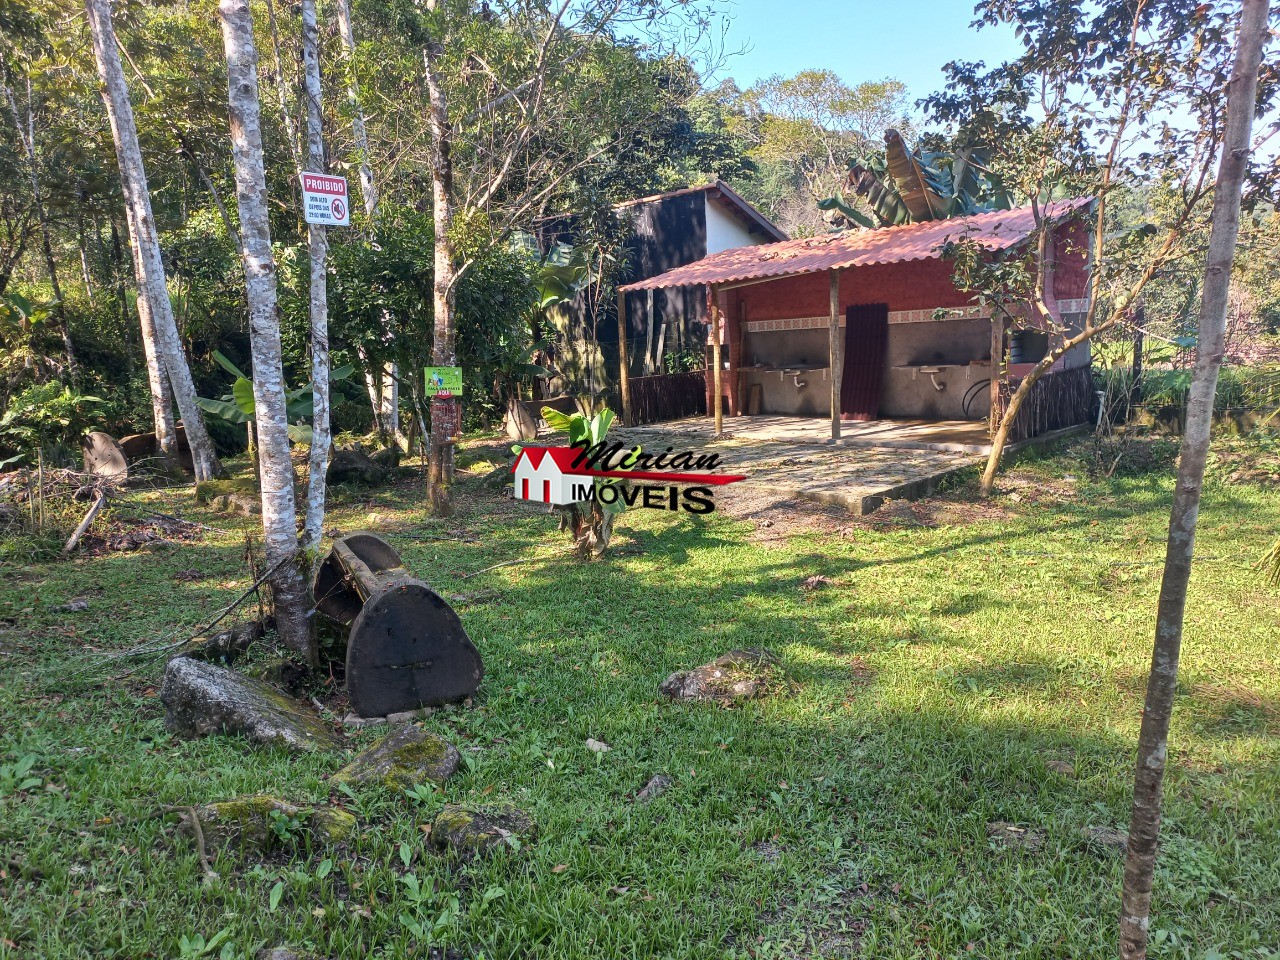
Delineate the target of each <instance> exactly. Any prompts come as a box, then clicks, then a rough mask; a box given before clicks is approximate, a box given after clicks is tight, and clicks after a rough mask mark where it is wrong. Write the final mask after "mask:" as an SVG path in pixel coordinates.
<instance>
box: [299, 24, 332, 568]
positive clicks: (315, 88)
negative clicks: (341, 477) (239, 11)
mask: <svg viewBox="0 0 1280 960" xmlns="http://www.w3.org/2000/svg"><path fill="white" fill-rule="evenodd" d="M302 64H303V76H304V80H305V85H306V100H307V169H309V170H314V171H315V172H316V173H324V172H325V171H326V169H327V167H326V165H325V161H324V126H323V123H324V118H323V112H322V107H323V100H322V99H321V92H320V30H319V27H318V26H317V24H316V0H302ZM307 246H308V249H309V250H310V254H311V385H312V386H311V396H312V407H313V410H312V417H311V465H310V470H309V473H308V478H307V516H306V520H305V522H304V524H303V530H302V545H303V547H304V548H305V549H306V550H317V549H319V547H320V538H321V537H322V536H323V534H324V497H325V474H326V472H327V471H328V469H329V446H330V432H329V293H328V287H327V280H326V272H325V259H326V256H327V254H328V250H329V239H328V236H327V235H326V230H325V228H324V227H322V226H319V225H317V224H314V223H313V224H309V225H308V228H307Z"/></svg>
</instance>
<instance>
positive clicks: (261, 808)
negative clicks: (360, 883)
mask: <svg viewBox="0 0 1280 960" xmlns="http://www.w3.org/2000/svg"><path fill="white" fill-rule="evenodd" d="M196 816H197V817H198V818H199V820H200V831H201V833H203V834H204V842H205V846H206V847H207V848H208V849H209V851H210V852H211V853H212V852H213V851H214V850H215V849H217V850H225V851H227V852H228V853H233V854H240V855H244V854H265V853H270V852H271V851H272V850H274V849H276V848H278V847H280V846H283V845H286V844H288V843H290V842H293V841H296V840H300V839H303V838H307V839H310V841H311V842H312V843H313V844H315V845H317V846H328V845H332V844H335V843H342V842H343V841H345V840H347V839H348V838H349V837H350V836H351V834H352V833H353V832H354V830H355V828H356V818H355V817H353V816H352V815H351V814H349V813H347V811H345V810H340V809H338V808H337V807H316V808H305V807H299V806H297V805H296V804H292V803H288V802H287V801H284V800H281V799H279V798H278V797H270V796H266V795H265V794H259V795H255V796H251V797H238V798H236V799H235V800H223V801H220V802H218V803H207V804H205V805H204V806H202V807H197V808H196ZM178 832H179V833H181V834H183V835H185V836H194V835H195V827H194V825H193V824H192V822H191V815H190V814H189V813H184V814H183V815H182V819H181V820H180V821H179V822H178Z"/></svg>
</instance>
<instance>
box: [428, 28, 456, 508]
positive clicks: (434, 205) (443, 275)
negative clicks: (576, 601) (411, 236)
mask: <svg viewBox="0 0 1280 960" xmlns="http://www.w3.org/2000/svg"><path fill="white" fill-rule="evenodd" d="M442 53H443V51H441V50H439V49H435V48H434V44H428V45H427V48H426V50H425V51H424V56H423V59H424V62H425V68H426V70H425V72H426V81H427V96H428V98H429V101H430V103H429V111H430V115H429V117H428V119H429V121H430V129H431V148H432V164H431V210H432V223H433V226H434V231H435V238H434V243H435V260H434V265H435V276H434V278H433V283H432V297H431V303H432V307H433V309H434V311H435V331H434V334H435V335H434V340H433V343H432V351H431V360H432V363H433V364H434V365H435V366H437V367H452V366H454V365H455V364H456V363H457V360H458V358H457V351H456V348H455V345H454V340H455V336H456V330H455V329H454V322H453V304H454V298H455V296H456V293H457V289H456V284H455V283H454V276H455V273H456V272H457V265H456V263H455V261H454V255H453V242H452V240H451V238H450V236H449V228H450V226H451V225H452V221H453V166H452V158H451V156H450V138H451V136H452V128H451V127H450V125H449V105H448V102H447V100H446V98H445V91H444V85H443V84H442V83H441V82H440V78H439V76H438V74H437V73H436V64H435V61H436V59H437V58H438V57H439V56H441V55H442ZM438 419H439V418H437V417H435V416H433V417H432V418H431V448H430V459H429V464H428V468H427V483H428V487H429V492H430V497H431V509H432V512H434V513H435V514H436V515H437V516H446V515H448V513H449V511H450V502H449V486H450V484H451V483H452V481H453V455H452V454H453V450H452V444H451V443H450V442H449V440H450V438H449V437H448V436H447V434H446V431H445V429H444V425H443V424H441V423H438V422H437V421H438Z"/></svg>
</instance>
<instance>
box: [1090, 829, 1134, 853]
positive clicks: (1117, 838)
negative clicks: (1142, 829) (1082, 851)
mask: <svg viewBox="0 0 1280 960" xmlns="http://www.w3.org/2000/svg"><path fill="white" fill-rule="evenodd" d="M1080 834H1081V836H1083V837H1084V841H1085V843H1086V844H1087V845H1088V846H1090V847H1092V848H1093V849H1095V850H1097V851H1099V852H1101V853H1124V852H1125V850H1126V849H1127V848H1128V846H1129V835H1128V834H1127V833H1125V832H1124V831H1123V830H1117V829H1116V828H1115V827H1083V828H1081V830H1080Z"/></svg>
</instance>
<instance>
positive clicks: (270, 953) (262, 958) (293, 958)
mask: <svg viewBox="0 0 1280 960" xmlns="http://www.w3.org/2000/svg"><path fill="white" fill-rule="evenodd" d="M254 960H321V958H320V956H319V955H318V954H315V953H309V952H307V951H305V950H295V949H294V948H293V947H271V948H267V947H263V948H262V949H261V950H259V951H258V952H257V953H256V954H254Z"/></svg>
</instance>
